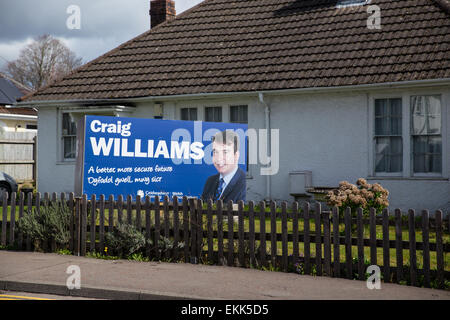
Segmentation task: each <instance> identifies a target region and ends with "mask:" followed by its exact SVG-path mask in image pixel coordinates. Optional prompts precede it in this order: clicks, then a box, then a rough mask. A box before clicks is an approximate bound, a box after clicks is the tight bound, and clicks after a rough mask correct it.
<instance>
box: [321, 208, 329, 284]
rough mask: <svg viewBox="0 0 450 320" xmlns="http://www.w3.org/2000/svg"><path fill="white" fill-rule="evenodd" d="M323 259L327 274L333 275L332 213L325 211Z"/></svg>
mask: <svg viewBox="0 0 450 320" xmlns="http://www.w3.org/2000/svg"><path fill="white" fill-rule="evenodd" d="M322 215H323V237H324V241H323V259H324V272H325V273H326V275H327V276H329V277H331V231H330V213H329V212H324V213H323V214H322Z"/></svg>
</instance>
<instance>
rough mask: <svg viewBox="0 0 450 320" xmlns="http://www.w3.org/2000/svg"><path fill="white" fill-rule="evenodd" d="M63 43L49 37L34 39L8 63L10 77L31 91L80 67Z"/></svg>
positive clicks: (80, 60)
mask: <svg viewBox="0 0 450 320" xmlns="http://www.w3.org/2000/svg"><path fill="white" fill-rule="evenodd" d="M81 64H82V59H81V58H78V57H77V56H76V55H75V53H74V52H72V51H71V50H70V49H69V48H68V47H67V46H66V45H65V44H64V43H62V42H61V41H60V40H58V39H55V38H53V37H52V36H50V35H43V36H39V37H38V38H36V39H35V40H34V41H33V42H32V43H31V44H29V45H27V46H26V47H25V48H23V49H22V50H21V51H20V55H19V58H18V59H17V60H15V61H11V62H9V63H8V65H7V67H6V69H7V72H8V73H9V74H10V75H11V77H12V78H13V79H14V80H16V81H18V82H20V83H22V84H24V85H26V86H29V87H31V88H33V89H35V90H36V89H39V88H41V87H43V86H45V85H47V84H49V83H51V82H53V81H55V80H56V79H58V78H60V77H62V76H64V75H66V74H68V73H69V72H71V71H72V70H74V69H75V68H77V67H79V66H81Z"/></svg>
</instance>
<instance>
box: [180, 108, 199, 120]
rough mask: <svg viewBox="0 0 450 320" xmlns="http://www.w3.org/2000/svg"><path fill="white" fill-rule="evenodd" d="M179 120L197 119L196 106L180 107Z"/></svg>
mask: <svg viewBox="0 0 450 320" xmlns="http://www.w3.org/2000/svg"><path fill="white" fill-rule="evenodd" d="M181 120H191V121H196V120H197V108H181Z"/></svg>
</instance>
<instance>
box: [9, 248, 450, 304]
mask: <svg viewBox="0 0 450 320" xmlns="http://www.w3.org/2000/svg"><path fill="white" fill-rule="evenodd" d="M73 265H75V266H78V267H79V268H80V269H79V270H80V273H81V279H80V289H72V290H69V289H68V288H67V285H66V282H67V280H68V277H70V276H71V275H72V274H68V273H66V271H67V269H68V267H69V266H73ZM1 290H5V291H18V292H31V293H44V294H54V295H62V296H75V297H86V298H97V299H114V300H122V299H126V300H171V299H177V300H179V299H196V300H198V299H200V300H203V299H206V300H210V299H213V300H222V299H226V300H310V299H321V300H324V299H325V300H328V299H331V300H342V299H345V300H399V299H402V300H405V299H406V300H416V299H420V300H436V299H437V300H450V292H449V291H444V290H437V289H425V288H416V287H410V286H405V285H397V284H388V283H382V284H381V289H379V290H376V289H373V290H370V289H368V288H367V286H366V282H365V281H358V280H346V279H338V278H329V277H314V276H308V275H298V274H294V273H283V272H270V271H261V270H255V269H244V268H238V267H226V266H208V265H194V264H186V263H163V262H161V263H159V262H137V261H128V260H102V259H95V258H86V257H77V256H71V255H59V254H52V253H35V252H15V251H5V250H0V291H1Z"/></svg>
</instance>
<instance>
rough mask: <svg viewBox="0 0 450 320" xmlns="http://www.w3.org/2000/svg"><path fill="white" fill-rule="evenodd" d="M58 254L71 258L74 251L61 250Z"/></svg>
mask: <svg viewBox="0 0 450 320" xmlns="http://www.w3.org/2000/svg"><path fill="white" fill-rule="evenodd" d="M56 253H57V254H60V255H65V256H69V255H71V254H72V251H70V250H69V249H59V250H58V251H57V252H56Z"/></svg>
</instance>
